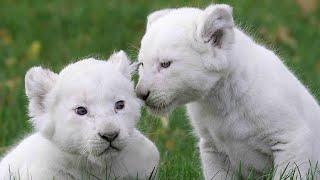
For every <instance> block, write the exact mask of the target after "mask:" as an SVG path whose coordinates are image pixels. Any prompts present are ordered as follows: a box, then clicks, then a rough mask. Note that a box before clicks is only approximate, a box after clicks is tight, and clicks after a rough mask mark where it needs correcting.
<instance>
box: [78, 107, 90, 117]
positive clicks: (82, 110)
mask: <svg viewBox="0 0 320 180" xmlns="http://www.w3.org/2000/svg"><path fill="white" fill-rule="evenodd" d="M75 112H76V114H78V115H80V116H83V115H86V114H87V113H88V110H87V108H85V107H83V106H80V107H77V108H76V109H75Z"/></svg>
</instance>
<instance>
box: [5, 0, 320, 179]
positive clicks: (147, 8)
mask: <svg viewBox="0 0 320 180" xmlns="http://www.w3.org/2000/svg"><path fill="white" fill-rule="evenodd" d="M210 3H227V4H230V5H232V6H233V7H234V17H235V20H236V23H237V25H238V26H239V27H240V28H242V29H243V30H245V31H246V32H247V33H249V34H250V35H251V36H253V37H254V38H255V39H256V40H257V41H258V42H259V43H263V44H265V45H266V46H267V47H269V48H271V49H273V50H274V51H276V52H277V54H279V55H280V56H281V57H282V59H283V61H285V63H286V64H287V65H288V66H289V67H290V69H291V70H292V71H294V72H295V74H296V75H297V76H298V78H299V79H300V80H301V81H302V82H303V83H304V84H305V85H307V86H308V88H309V89H310V90H311V91H312V92H313V94H314V95H315V96H316V97H317V98H318V99H319V98H320V92H319V87H320V51H319V48H320V11H319V2H318V1H317V0H259V1H257V0H229V1H227V0H225V1H218V0H217V1H200V0H193V1H183V0H161V1H149V0H105V1H101V0H90V1H87V0H79V1H65V0H51V1H44V0H1V1H0V154H1V153H3V152H5V151H6V150H7V149H8V148H9V147H10V146H11V145H12V144H14V143H16V142H17V140H18V139H19V138H21V137H23V136H25V135H27V134H28V133H30V132H31V131H32V128H31V127H30V125H29V123H28V121H27V119H28V118H27V112H26V105H27V99H26V97H25V95H24V74H25V72H26V71H27V69H28V68H30V67H32V66H35V65H43V66H45V67H48V68H51V69H53V70H54V71H56V72H58V71H59V70H60V69H61V68H62V67H63V66H65V65H66V64H68V63H70V62H71V61H74V60H77V59H80V58H83V57H88V56H94V57H100V58H107V57H108V56H109V55H110V54H111V53H112V52H113V51H114V50H119V49H124V50H125V51H127V52H128V53H129V54H130V56H131V57H132V58H133V59H135V57H136V54H137V51H138V49H139V44H140V39H141V37H142V35H143V33H144V29H145V22H146V17H147V15H148V14H149V13H150V12H152V11H154V10H157V9H161V8H167V7H182V6H196V7H200V8H204V7H206V6H207V5H209V4H210ZM139 129H141V130H142V131H143V132H144V133H145V134H146V135H147V136H148V137H150V139H152V141H154V142H155V143H156V144H157V147H158V148H159V150H160V152H161V166H160V169H159V172H158V173H159V178H160V179H168V178H169V179H200V178H202V174H201V170H200V163H199V160H198V151H197V148H196V139H195V137H194V136H193V133H192V130H191V126H190V124H189V122H188V120H187V117H186V115H185V110H184V109H183V108H180V109H177V110H175V111H174V112H173V113H172V114H171V115H170V121H169V125H168V127H163V124H162V123H161V121H160V120H159V119H157V118H155V117H153V116H151V115H148V113H147V112H146V111H145V110H143V112H142V118H141V121H140V123H139Z"/></svg>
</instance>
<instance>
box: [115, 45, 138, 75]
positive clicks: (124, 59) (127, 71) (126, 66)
mask: <svg viewBox="0 0 320 180" xmlns="http://www.w3.org/2000/svg"><path fill="white" fill-rule="evenodd" d="M109 61H110V62H111V63H112V64H114V65H115V66H116V68H117V70H119V71H120V72H121V73H122V74H123V75H124V76H125V77H127V78H128V79H131V75H132V74H133V73H135V72H136V71H137V69H138V68H139V65H140V63H132V64H131V61H130V59H129V58H128V56H127V54H126V53H125V52H124V51H122V50H121V51H119V52H115V53H113V54H112V55H111V56H110V58H109Z"/></svg>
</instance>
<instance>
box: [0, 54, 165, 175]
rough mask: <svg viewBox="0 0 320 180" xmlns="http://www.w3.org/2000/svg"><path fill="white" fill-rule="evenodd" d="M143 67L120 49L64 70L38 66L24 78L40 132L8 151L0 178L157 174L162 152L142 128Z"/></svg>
mask: <svg viewBox="0 0 320 180" xmlns="http://www.w3.org/2000/svg"><path fill="white" fill-rule="evenodd" d="M137 66H138V64H132V65H130V61H129V59H128V58H127V56H126V54H125V53H124V52H123V51H121V52H118V53H116V54H114V55H112V56H111V57H110V60H109V61H100V60H95V59H93V58H89V59H85V60H82V61H79V62H76V63H74V64H71V65H69V66H67V67H66V68H65V69H63V70H62V71H61V72H60V73H59V74H55V73H53V72H51V71H50V70H47V69H43V68H41V67H34V68H31V69H30V70H29V71H28V73H27V74H26V77H25V83H26V94H27V96H28V98H29V115H30V117H31V122H32V123H33V125H34V126H35V128H36V132H35V133H34V134H32V135H31V136H29V137H27V138H25V139H24V140H23V141H22V142H21V143H20V144H18V146H17V147H15V148H14V149H13V150H12V151H11V152H9V154H7V155H6V156H5V157H4V159H3V160H2V161H1V164H0V179H1V180H2V179H11V178H14V177H15V178H19V179H33V180H37V179H39V180H44V179H53V178H54V179H96V178H97V179H115V178H116V179H130V178H139V179H145V178H149V177H154V174H155V172H156V167H157V165H158V161H159V152H158V150H157V148H156V146H155V145H154V144H153V143H152V142H151V141H150V140H148V139H147V138H146V137H145V136H143V135H142V134H141V133H140V132H139V131H138V130H137V129H135V124H136V122H137V120H138V119H139V116H140V106H141V102H140V101H139V100H138V98H136V95H135V93H134V87H133V82H131V80H130V78H131V73H132V72H133V71H135V69H136V68H137Z"/></svg>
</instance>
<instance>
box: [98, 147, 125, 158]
mask: <svg viewBox="0 0 320 180" xmlns="http://www.w3.org/2000/svg"><path fill="white" fill-rule="evenodd" d="M119 151H121V149H120V148H118V147H116V146H113V145H112V144H110V145H109V146H108V147H107V148H106V149H104V150H103V151H102V152H101V153H99V154H98V156H102V155H103V154H109V153H113V152H119Z"/></svg>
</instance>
